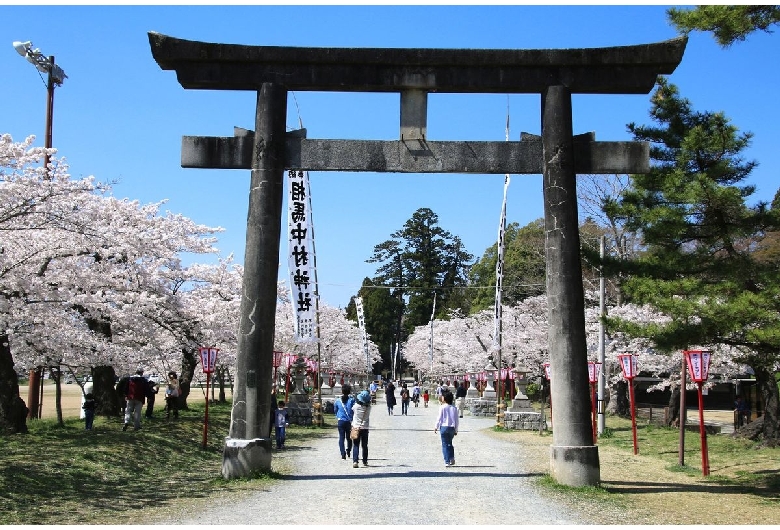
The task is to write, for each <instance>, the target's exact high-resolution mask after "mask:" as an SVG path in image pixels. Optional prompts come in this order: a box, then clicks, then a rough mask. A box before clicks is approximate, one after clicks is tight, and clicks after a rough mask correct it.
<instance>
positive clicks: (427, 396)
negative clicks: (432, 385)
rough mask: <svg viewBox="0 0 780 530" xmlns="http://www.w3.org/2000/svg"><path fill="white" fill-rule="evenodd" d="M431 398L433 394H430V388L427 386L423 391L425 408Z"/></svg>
mask: <svg viewBox="0 0 780 530" xmlns="http://www.w3.org/2000/svg"><path fill="white" fill-rule="evenodd" d="M429 399H431V396H429V395H428V389H427V388H426V389H425V391H424V392H423V405H425V408H426V409H427V408H428V400H429Z"/></svg>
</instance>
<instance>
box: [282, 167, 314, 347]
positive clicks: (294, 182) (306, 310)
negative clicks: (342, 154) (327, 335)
mask: <svg viewBox="0 0 780 530" xmlns="http://www.w3.org/2000/svg"><path fill="white" fill-rule="evenodd" d="M288 177H289V178H288V182H287V183H288V195H287V213H288V215H287V236H288V249H289V254H288V258H287V267H288V270H289V273H290V297H291V302H292V306H293V320H294V323H295V341H296V342H317V334H316V329H315V328H316V311H317V301H316V297H317V294H316V293H317V286H316V282H315V278H316V270H315V260H314V236H313V231H314V227H313V224H312V219H311V196H310V194H309V175H308V173H304V172H303V171H292V170H291V171H289V172H288Z"/></svg>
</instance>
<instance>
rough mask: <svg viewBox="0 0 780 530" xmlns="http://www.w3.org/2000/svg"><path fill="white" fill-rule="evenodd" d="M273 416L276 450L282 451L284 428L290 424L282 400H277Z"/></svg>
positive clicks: (288, 415)
mask: <svg viewBox="0 0 780 530" xmlns="http://www.w3.org/2000/svg"><path fill="white" fill-rule="evenodd" d="M274 415H275V419H274V427H275V428H276V448H277V449H284V440H285V436H286V433H285V427H287V426H288V425H289V424H290V423H289V421H290V414H289V413H288V412H287V409H286V408H284V401H283V400H281V399H280V400H279V407H277V409H276V411H275V412H274Z"/></svg>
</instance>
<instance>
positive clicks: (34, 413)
mask: <svg viewBox="0 0 780 530" xmlns="http://www.w3.org/2000/svg"><path fill="white" fill-rule="evenodd" d="M13 47H14V49H15V50H16V51H17V53H18V54H19V55H21V56H22V57H24V58H25V59H27V61H28V62H30V63H31V64H33V65H34V66H35V68H36V69H37V70H38V71H39V72H46V74H47V81H46V131H45V134H44V147H45V148H46V150H47V151H46V154H45V155H44V158H43V167H44V169H45V170H46V177H44V178H49V177H48V172H49V161H50V156H49V152H48V150H49V149H51V146H52V117H53V115H54V87H55V86H59V85H62V82H63V81H65V78H66V77H68V76H67V75H65V72H64V71H63V70H62V68H60V67H59V66H57V64H56V63H55V62H54V56H53V55H52V56H50V57H48V58H47V57H45V56H44V55H43V54H42V53H41V51H40V50H39V49H38V48H35V49H33V47H32V42H30V41H27V42H20V41H14V43H13ZM42 375H43V367H41V366H38V367H37V368H35V369H34V370H30V378H29V380H28V383H27V387H28V390H27V402H28V405H29V407H28V410H29V412H28V414H27V416H28V418H30V419H38V418H40V417H41V414H42V408H43V385H42V384H41V379H42Z"/></svg>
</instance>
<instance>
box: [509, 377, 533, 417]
mask: <svg viewBox="0 0 780 530" xmlns="http://www.w3.org/2000/svg"><path fill="white" fill-rule="evenodd" d="M512 372H513V373H514V377H515V389H516V391H517V392H516V394H515V398H514V399H513V400H512V406H511V407H510V408H509V410H510V411H511V412H525V411H528V410H531V402H530V400H529V399H528V396H526V395H525V389H526V386H528V378H527V375H528V373H529V372H530V370H529V369H528V368H526V367H524V366H518V367H516V368H515V369H514V370H512Z"/></svg>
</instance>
